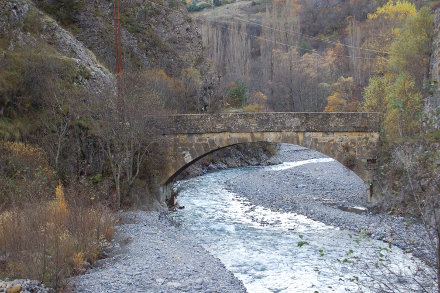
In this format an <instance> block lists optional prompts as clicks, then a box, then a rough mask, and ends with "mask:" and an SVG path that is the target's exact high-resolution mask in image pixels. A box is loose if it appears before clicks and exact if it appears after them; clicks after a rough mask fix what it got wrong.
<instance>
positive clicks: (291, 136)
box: [151, 113, 380, 202]
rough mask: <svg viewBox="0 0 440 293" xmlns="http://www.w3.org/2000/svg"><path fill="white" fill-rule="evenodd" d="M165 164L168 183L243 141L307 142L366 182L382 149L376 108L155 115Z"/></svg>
mask: <svg viewBox="0 0 440 293" xmlns="http://www.w3.org/2000/svg"><path fill="white" fill-rule="evenodd" d="M151 124H152V126H153V127H152V129H153V134H154V135H155V136H157V137H160V139H158V142H159V149H160V150H159V157H158V158H159V161H160V162H161V164H160V166H158V167H156V170H154V173H155V181H156V182H157V183H159V185H160V186H161V187H162V192H161V193H162V197H161V201H162V202H163V200H165V197H166V196H167V194H169V188H168V187H169V185H170V183H172V182H173V180H174V179H175V178H176V177H177V176H178V175H179V174H180V173H181V172H182V171H183V170H184V169H185V168H187V167H188V166H189V165H191V164H193V163H194V162H196V161H197V160H199V159H201V158H203V157H204V156H206V155H207V154H210V153H212V152H215V151H217V150H219V149H222V148H225V147H228V146H232V145H235V144H240V143H249V142H262V141H265V142H274V143H290V144H295V145H300V146H304V147H307V148H310V149H313V150H316V151H318V152H321V153H323V154H326V155H328V156H329V157H332V158H334V159H335V160H337V161H339V162H341V163H342V164H344V165H345V166H347V167H348V168H350V169H351V170H353V171H354V172H355V173H356V174H357V175H358V176H359V177H361V178H362V179H363V180H364V181H365V182H367V183H371V184H372V182H373V177H374V173H375V171H376V159H377V156H378V154H379V147H380V142H379V115H378V114H377V113H222V114H211V115H209V114H205V115H204V114H201V115H193V114H190V115H175V116H168V117H161V118H158V117H155V118H153V120H152V121H151Z"/></svg>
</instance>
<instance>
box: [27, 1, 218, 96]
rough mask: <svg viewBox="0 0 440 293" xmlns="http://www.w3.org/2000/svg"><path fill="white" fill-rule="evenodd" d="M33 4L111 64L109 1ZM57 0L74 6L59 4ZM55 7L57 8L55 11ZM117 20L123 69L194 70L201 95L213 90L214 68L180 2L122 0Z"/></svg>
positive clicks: (177, 72)
mask: <svg viewBox="0 0 440 293" xmlns="http://www.w3.org/2000/svg"><path fill="white" fill-rule="evenodd" d="M34 2H35V4H36V5H37V6H38V7H39V8H41V9H42V10H44V11H46V12H47V13H48V14H51V15H52V16H53V17H54V18H55V19H58V20H59V21H60V22H62V23H64V26H65V27H67V28H68V29H69V30H70V31H71V32H72V34H73V35H74V36H75V37H76V38H77V39H78V40H80V41H81V42H82V43H83V44H84V45H85V46H86V47H87V48H89V49H90V50H91V51H93V52H94V53H95V54H96V56H97V57H98V59H99V60H101V61H102V62H103V64H105V66H107V68H109V69H111V70H113V69H114V68H115V58H114V29H113V1H84V0H70V1H54V0H36V1H34ZM59 2H64V3H66V2H67V3H69V2H70V3H73V4H71V6H70V7H69V6H67V5H61V6H60V4H57V3H59ZM57 7H59V9H54V8H57ZM66 15H67V16H66ZM120 21H121V26H122V46H123V54H124V57H123V59H124V60H123V63H124V64H123V66H124V68H125V69H126V70H128V71H137V70H145V69H150V68H159V69H163V70H164V71H165V72H166V73H167V74H168V75H170V76H172V77H179V76H180V75H181V73H182V70H184V69H187V68H195V69H197V70H198V71H199V73H200V76H201V78H202V84H201V88H200V91H199V95H200V97H203V98H206V99H207V98H209V97H211V96H212V95H213V94H214V88H215V87H216V86H217V78H216V75H215V71H214V69H213V67H212V66H211V65H210V63H209V62H208V60H207V59H206V58H205V57H204V55H203V46H202V42H201V38H200V33H199V31H198V29H197V27H196V25H195V23H194V22H193V20H192V19H191V17H189V15H188V13H187V12H186V8H185V5H184V3H183V2H180V1H176V0H166V1H150V0H122V1H121V4H120Z"/></svg>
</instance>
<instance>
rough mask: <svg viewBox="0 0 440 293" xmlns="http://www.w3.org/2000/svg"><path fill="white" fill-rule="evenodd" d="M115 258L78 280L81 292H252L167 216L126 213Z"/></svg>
mask: <svg viewBox="0 0 440 293" xmlns="http://www.w3.org/2000/svg"><path fill="white" fill-rule="evenodd" d="M121 219H122V220H121V221H122V222H121V225H119V226H118V227H117V230H116V234H115V235H116V237H115V240H114V242H113V249H112V252H111V253H110V255H109V257H108V258H106V259H104V260H102V261H101V262H100V263H98V265H97V267H96V268H94V269H91V270H90V271H88V272H87V273H86V274H85V275H82V276H78V277H75V278H72V279H71V280H70V285H69V287H70V288H71V289H72V290H75V291H76V292H234V293H235V292H246V289H245V288H244V286H243V284H242V282H241V281H239V280H238V279H237V278H235V277H234V275H233V274H232V273H231V272H229V271H227V270H226V268H225V266H224V265H223V264H222V263H221V262H220V260H218V259H217V258H215V257H213V256H212V255H211V254H209V253H208V252H207V251H206V250H205V249H204V248H202V247H201V246H200V245H199V244H197V242H196V241H195V240H194V239H193V236H192V235H188V234H186V233H185V232H184V231H181V230H179V229H177V228H176V227H174V226H173V224H172V223H171V222H170V220H168V217H167V216H166V214H164V213H157V212H142V211H136V212H124V213H122V214H121Z"/></svg>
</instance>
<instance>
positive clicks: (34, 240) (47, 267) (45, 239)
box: [0, 185, 115, 288]
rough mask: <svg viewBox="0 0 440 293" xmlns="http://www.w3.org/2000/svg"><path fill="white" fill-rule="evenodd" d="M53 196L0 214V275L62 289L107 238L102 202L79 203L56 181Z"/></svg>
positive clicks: (109, 228) (108, 223)
mask: <svg viewBox="0 0 440 293" xmlns="http://www.w3.org/2000/svg"><path fill="white" fill-rule="evenodd" d="M54 193H56V199H54V200H46V201H42V202H40V203H35V202H34V203H32V205H28V206H24V207H23V206H21V207H15V208H10V209H8V210H7V211H5V212H3V213H2V214H0V277H9V278H30V279H37V280H40V281H43V282H44V283H45V284H46V285H48V286H51V287H54V288H61V287H62V286H63V285H64V282H63V281H64V279H65V278H66V277H68V276H71V275H73V274H78V273H81V272H83V271H84V269H85V266H86V265H87V263H92V262H93V261H94V260H96V259H97V258H99V256H100V254H101V252H102V249H103V247H104V246H105V243H106V241H109V240H111V238H112V236H113V231H114V228H113V227H114V224H115V220H114V218H113V216H112V213H111V212H110V211H109V210H108V209H107V208H105V207H103V206H100V205H96V204H95V205H93V204H89V203H87V204H84V202H83V201H78V200H69V198H72V199H74V194H69V198H68V199H67V200H66V198H65V196H64V191H63V188H62V186H61V185H59V186H58V187H57V188H56V192H54Z"/></svg>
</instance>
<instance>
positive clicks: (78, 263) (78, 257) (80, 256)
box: [73, 251, 84, 269]
mask: <svg viewBox="0 0 440 293" xmlns="http://www.w3.org/2000/svg"><path fill="white" fill-rule="evenodd" d="M73 264H74V266H75V268H76V269H80V268H81V267H82V266H83V264H84V253H83V252H82V251H80V252H77V253H75V254H74V255H73Z"/></svg>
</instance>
